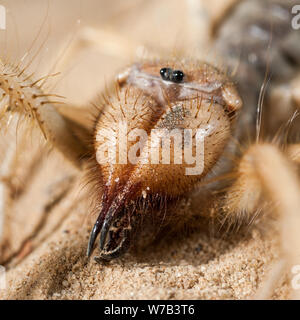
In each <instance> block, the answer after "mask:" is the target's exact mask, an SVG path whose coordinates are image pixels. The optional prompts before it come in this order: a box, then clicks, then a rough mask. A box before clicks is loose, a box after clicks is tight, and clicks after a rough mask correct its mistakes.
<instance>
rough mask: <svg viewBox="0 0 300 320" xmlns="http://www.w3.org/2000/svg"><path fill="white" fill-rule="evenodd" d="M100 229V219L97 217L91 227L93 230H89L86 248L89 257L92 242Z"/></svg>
mask: <svg viewBox="0 0 300 320" xmlns="http://www.w3.org/2000/svg"><path fill="white" fill-rule="evenodd" d="M100 230H101V220H100V217H98V219H97V221H96V223H95V224H94V227H93V230H92V232H91V235H90V239H89V243H88V248H87V256H88V257H90V256H91V254H92V252H93V249H94V243H95V241H96V238H97V236H98V234H99V232H100Z"/></svg>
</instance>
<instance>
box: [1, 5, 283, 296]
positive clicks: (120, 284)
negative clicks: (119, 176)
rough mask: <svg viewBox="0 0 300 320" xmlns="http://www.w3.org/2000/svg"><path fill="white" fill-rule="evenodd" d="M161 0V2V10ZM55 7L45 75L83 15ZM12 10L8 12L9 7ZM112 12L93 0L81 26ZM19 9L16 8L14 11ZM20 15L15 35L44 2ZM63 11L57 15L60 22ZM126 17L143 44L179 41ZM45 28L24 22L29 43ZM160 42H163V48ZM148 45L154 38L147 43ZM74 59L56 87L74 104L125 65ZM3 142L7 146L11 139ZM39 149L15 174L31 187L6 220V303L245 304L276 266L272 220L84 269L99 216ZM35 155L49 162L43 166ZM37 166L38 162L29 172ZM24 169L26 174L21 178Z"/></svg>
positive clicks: (54, 159)
mask: <svg viewBox="0 0 300 320" xmlns="http://www.w3.org/2000/svg"><path fill="white" fill-rule="evenodd" d="M10 1H11V0H10ZM172 1H173V0H172ZM159 2H160V1H156V2H155V3H156V5H157V3H159ZM215 2H216V1H214V3H213V2H211V7H213V8H215V9H214V10H212V11H214V13H215V14H216V16H218V9H219V10H222V6H219V7H218V6H216V5H215ZM11 3H12V2H11ZM39 3H40V2H39ZM53 3H54V5H53V6H51V8H52V9H51V10H54V9H53V8H56V9H55V10H54V11H51V12H52V13H50V17H51V18H52V20H54V22H56V23H52V30H55V31H54V33H52V34H51V36H50V39H49V41H48V45H49V48H50V49H49V51H50V53H51V54H50V53H49V54H48V52H43V54H42V57H43V62H42V63H40V64H39V67H40V68H41V70H43V68H46V67H45V61H47V62H48V61H53V59H52V60H51V59H50V58H49V57H53V56H55V54H54V53H55V52H56V53H57V50H56V49H57V47H60V44H61V43H63V41H62V39H63V36H64V34H65V33H66V34H67V33H68V32H71V31H72V30H73V29H72V28H73V26H74V24H73V22H74V21H76V17H77V16H76V14H77V11H76V10H77V9H78V8H79V7H78V6H79V2H78V3H77V2H76V4H74V7H73V9H74V8H75V9H76V10H75V9H74V10H73V11H72V10H71V9H70V8H68V5H67V4H66V1H54V2H53ZM74 3H75V1H74ZM106 3H107V2H106ZM153 3H154V1H153ZM218 3H219V1H218ZM224 3H225V1H224ZM6 4H7V6H9V3H8V2H7V3H6ZM168 6H170V1H169V2H167V1H166V4H165V5H164V6H163V8H164V9H163V10H162V9H161V7H158V9H159V10H160V11H161V10H162V13H161V14H167V13H168V10H167V9H168V8H171V7H168ZM116 7H118V6H117V5H115V7H113V8H110V7H109V6H108V5H106V6H104V5H103V2H101V1H90V2H89V6H87V7H85V8H84V9H83V12H84V13H83V16H84V19H85V20H84V22H85V23H86V22H89V23H90V25H91V26H98V25H101V24H100V23H99V20H101V19H102V20H105V18H106V17H107V16H114V12H115V11H116ZM153 7H155V6H154V5H153ZM16 8H17V3H16V2H15V3H13V7H12V10H13V9H16ZM42 8H45V6H44V7H42ZM95 8H97V10H96V9H95ZM21 9H22V10H19V11H18V13H15V16H16V20H17V25H18V30H19V31H20V30H22V23H21V22H20V19H21V16H22V15H23V16H24V17H31V18H30V21H32V24H34V16H35V15H38V12H39V10H41V8H40V7H39V5H38V1H32V7H31V8H30V9H28V10H27V9H26V8H21ZM88 9H89V10H88ZM158 9H157V8H156V11H155V8H154V9H153V10H152V9H151V8H150V9H149V8H148V9H147V10H145V12H146V13H147V14H149V16H150V17H152V18H149V19H146V18H145V16H140V17H139V16H138V15H136V14H132V16H134V17H135V18H136V19H139V20H140V21H144V23H145V25H146V24H147V23H148V25H149V21H150V22H151V19H154V17H155V14H154V13H155V12H157V10H158ZM34 10H35V11H34ZM78 10H79V9H78ZM159 10H158V11H159ZM170 10H171V9H170ZM178 10H179V11H180V8H179V9H178ZM66 11H68V12H69V20H68V19H67V18H66V15H65V13H64V12H66ZM57 12H58V13H59V17H60V18H58V20H55V19H54V17H56V15H55V14H56V13H57ZM143 12H144V11H143ZM145 12H144V14H146V13H145ZM51 14H52V16H51ZM151 14H152V16H151ZM169 14H170V13H169ZM172 14H173V12H172V11H171V15H172ZM174 14H175V13H174ZM162 16H163V15H162ZM175 16H176V14H175ZM24 19H25V18H24ZM130 19H131V18H129V20H130ZM115 20H116V18H115ZM125 20H126V19H125ZM125 20H124V19H123V22H122V23H115V25H116V26H115V29H116V30H119V31H120V30H122V32H123V33H124V34H125V35H131V37H132V39H134V40H136V41H137V42H139V41H141V39H142V38H143V37H144V38H145V42H146V43H147V44H148V45H150V46H151V45H154V43H155V41H156V40H157V42H158V43H160V44H162V45H165V46H169V45H170V43H173V42H174V38H173V39H172V38H170V37H169V36H166V35H165V34H164V33H163V32H162V30H163V29H160V30H156V31H155V30H154V31H153V34H152V33H151V32H148V35H149V34H150V35H151V36H147V37H146V36H145V28H146V27H144V28H142V27H141V28H140V29H139V30H132V27H131V28H130V25H128V26H127V27H126V24H125V22H124V21H125ZM41 21H42V18H41V17H40V16H38V22H37V23H36V24H34V25H32V29H30V26H28V24H27V25H26V28H25V30H24V34H26V37H27V39H31V41H32V39H33V38H34V36H33V34H36V32H37V29H38V27H39V26H40V24H41ZM169 21H170V23H172V21H171V20H169ZM176 21H177V20H175V22H176ZM108 22H109V21H106V23H108ZM173 22H174V21H173ZM127 24H128V22H127ZM23 25H24V24H23ZM46 29H47V28H46ZM148 29H149V26H148ZM158 29H159V28H158ZM70 30H71V31H70ZM25 31H26V32H25ZM20 32H21V31H20ZM174 34H175V35H176V32H174ZM26 37H25V36H24V37H21V40H20V47H21V49H22V48H28V43H30V41H29V42H28V41H27V42H25V43H24V38H26ZM159 37H161V39H162V38H164V40H162V41H159ZM14 39H15V38H14ZM149 39H154V40H153V41H152V42H151V40H149ZM143 40H144V39H143ZM167 40H169V43H168V41H167ZM172 41H173V42H172ZM39 43H41V41H40V42H39ZM55 50H56V51H55ZM20 51H22V50H20ZM47 58H49V60H47ZM78 59H79V60H80V59H82V61H85V63H86V64H85V65H84V66H82V65H79V66H78V68H77V69H76V68H75V69H74V70H72V69H71V71H70V72H69V77H68V76H66V77H65V78H64V81H62V83H61V85H60V86H58V90H59V92H60V93H63V94H64V95H65V96H66V97H67V98H68V101H72V102H73V101H77V102H78V103H81V102H82V101H86V100H87V98H92V96H93V95H94V94H95V93H96V92H97V90H99V89H101V86H103V77H102V76H101V77H99V75H98V78H97V72H100V70H102V71H103V73H104V74H107V73H109V72H111V73H113V72H114V71H115V70H116V69H118V68H119V67H120V66H122V65H124V63H125V61H126V59H124V61H123V60H121V61H120V59H117V58H108V57H107V56H104V57H102V58H101V59H100V61H101V63H100V62H99V63H98V64H95V61H99V55H96V54H95V52H92V53H90V54H87V56H86V57H85V58H82V57H80V58H78ZM89 59H90V60H91V61H92V62H91V64H94V65H93V68H88V67H87V60H89ZM54 60H55V59H54ZM80 61H81V60H80ZM37 64H38V63H37ZM47 64H48V63H46V65H47ZM49 64H50V62H49ZM46 69H47V68H46ZM42 72H43V71H41V73H42ZM109 74H110V73H109ZM78 77H79V78H78ZM82 79H87V83H88V85H86V86H85V87H82ZM95 79H97V81H96V80H95ZM79 93H80V97H79V96H78V94H79ZM1 143H2V144H4V145H5V143H7V144H9V143H10V141H9V140H7V141H1ZM37 145H38V146H37V147H36V144H35V143H33V145H32V144H30V143H29V142H28V143H27V145H25V146H24V149H23V153H22V155H23V156H22V159H21V160H20V163H19V167H20V170H19V171H20V172H19V173H18V176H19V177H20V180H21V181H25V182H26V184H25V185H26V187H25V188H24V192H23V193H22V194H21V195H20V196H19V197H18V198H17V199H15V200H14V201H13V202H12V203H8V204H7V206H8V209H9V210H7V212H6V215H5V232H4V236H3V238H2V242H1V254H0V264H3V263H4V262H6V264H5V266H6V267H7V269H8V272H7V289H6V290H1V291H0V297H1V299H245V298H250V297H252V295H253V294H254V293H255V292H256V290H257V288H258V287H259V285H260V284H261V283H262V280H263V279H264V276H265V275H266V273H267V271H268V270H269V269H270V267H271V263H272V262H273V261H275V260H276V258H277V257H278V255H279V248H278V247H279V245H278V242H279V239H278V236H277V233H276V231H275V230H274V229H273V227H272V224H270V223H269V221H268V220H267V221H265V222H262V224H261V225H259V226H254V227H253V229H252V230H251V231H249V232H248V233H246V234H244V231H242V232H239V233H237V234H235V235H231V236H229V237H226V238H225V239H224V238H221V237H212V236H210V235H209V232H204V231H201V232H200V231H199V232H196V233H194V234H190V235H186V236H179V235H178V237H174V238H173V239H172V240H170V239H168V238H166V239H164V240H163V241H162V242H161V243H160V244H158V245H154V244H150V245H148V246H139V247H138V248H136V249H133V250H131V252H130V253H129V254H127V255H126V256H125V257H124V258H122V259H119V260H116V261H113V262H111V263H109V264H102V265H101V264H96V263H95V262H94V261H93V259H91V261H89V262H88V261H87V258H86V255H85V252H86V247H87V241H88V235H89V231H90V229H91V226H92V222H93V219H90V220H91V221H90V222H87V219H86V217H87V215H88V212H89V206H88V201H87V199H86V197H87V196H86V195H85V194H84V193H83V192H80V190H81V189H82V182H81V176H80V174H79V175H78V173H77V171H76V170H74V169H72V168H71V166H70V165H69V164H67V163H65V162H64V161H62V158H61V157H60V156H57V155H55V153H53V154H50V155H48V153H47V152H44V151H43V152H41V151H40V149H39V144H37ZM36 148H37V149H38V150H36ZM38 154H42V155H43V156H42V158H41V159H39V156H38ZM34 157H36V158H34ZM34 159H35V160H34ZM32 162H36V163H38V164H37V165H36V166H35V167H34V169H31V170H30V168H31V164H32ZM28 171H29V172H30V175H29V177H27V178H26V179H25V176H26V172H28ZM27 182H28V183H27ZM96 253H97V250H96V252H95V254H96ZM288 291H289V287H288V280H287V279H286V278H285V277H283V279H282V282H281V283H279V284H278V288H277V289H276V293H275V295H274V296H273V298H275V299H285V298H287V297H288Z"/></svg>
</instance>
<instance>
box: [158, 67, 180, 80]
mask: <svg viewBox="0 0 300 320" xmlns="http://www.w3.org/2000/svg"><path fill="white" fill-rule="evenodd" d="M160 75H161V77H162V79H163V80H166V81H172V82H175V83H179V82H182V80H183V78H184V73H183V72H182V71H181V70H173V69H171V68H161V69H160Z"/></svg>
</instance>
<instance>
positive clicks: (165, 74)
mask: <svg viewBox="0 0 300 320" xmlns="http://www.w3.org/2000/svg"><path fill="white" fill-rule="evenodd" d="M172 72H173V70H172V69H171V68H161V69H160V71H159V73H160V75H161V77H162V79H163V80H167V81H168V80H171V75H172Z"/></svg>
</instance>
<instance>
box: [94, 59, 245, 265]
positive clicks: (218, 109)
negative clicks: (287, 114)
mask: <svg viewBox="0 0 300 320" xmlns="http://www.w3.org/2000/svg"><path fill="white" fill-rule="evenodd" d="M241 105H242V103H241V99H240V97H239V95H238V94H237V92H236V90H235V87H234V85H233V84H232V83H231V82H230V81H229V80H228V79H227V77H226V76H225V75H224V74H223V73H221V72H219V71H218V70H217V69H215V68H214V67H212V66H210V65H208V64H206V63H195V62H185V61H179V62H178V61H171V62H166V61H155V62H145V63H140V64H134V65H133V66H131V67H130V68H128V69H127V70H126V71H125V72H123V73H122V74H120V75H119V76H118V79H117V83H116V87H115V90H114V91H113V92H111V93H110V94H109V96H107V97H105V98H104V101H103V102H102V107H101V112H100V115H99V117H98V118H97V121H96V125H95V129H96V130H95V140H94V147H95V154H96V162H97V166H98V168H99V170H100V171H101V177H102V183H103V188H102V189H103V196H102V204H101V210H100V214H99V217H98V219H97V222H96V224H95V226H94V228H93V231H92V234H91V239H90V243H89V249H88V254H90V253H91V251H92V247H93V244H94V241H95V239H96V237H97V234H98V233H100V252H101V253H100V256H101V257H102V259H105V260H109V259H112V258H115V257H117V256H119V255H120V254H121V253H123V252H124V251H125V249H127V248H128V246H129V238H130V234H131V232H132V228H133V220H135V219H138V218H137V215H136V214H134V212H136V211H135V209H136V208H137V207H138V204H139V203H141V202H144V203H145V200H143V199H159V198H168V199H175V198H178V197H181V196H182V195H184V194H186V193H187V192H189V191H191V190H192V189H193V188H195V186H196V185H197V182H199V181H201V180H203V179H204V178H205V176H206V175H207V174H208V173H209V172H211V170H212V169H213V167H214V166H215V164H216V163H217V161H218V160H219V158H220V157H221V155H222V153H223V151H224V149H225V147H226V146H227V144H228V142H229V140H230V137H231V135H232V131H233V126H234V125H233V123H234V119H235V115H236V112H237V111H238V110H239V109H240V108H241ZM153 201H155V200H153ZM148 204H149V201H148ZM129 208H130V209H129Z"/></svg>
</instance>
